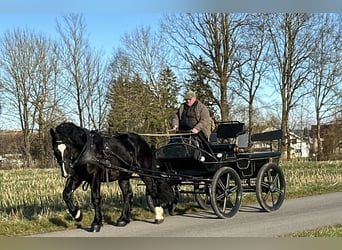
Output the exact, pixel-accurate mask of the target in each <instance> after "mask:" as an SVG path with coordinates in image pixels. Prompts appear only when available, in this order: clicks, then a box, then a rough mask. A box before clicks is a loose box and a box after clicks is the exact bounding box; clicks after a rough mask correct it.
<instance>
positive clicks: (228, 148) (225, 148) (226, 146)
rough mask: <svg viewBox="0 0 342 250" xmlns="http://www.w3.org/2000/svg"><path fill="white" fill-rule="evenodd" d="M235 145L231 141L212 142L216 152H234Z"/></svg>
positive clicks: (211, 145) (213, 149) (212, 147)
mask: <svg viewBox="0 0 342 250" xmlns="http://www.w3.org/2000/svg"><path fill="white" fill-rule="evenodd" d="M235 146H236V145H235V144H230V143H220V144H210V147H211V149H212V151H213V152H214V153H223V152H234V148H235Z"/></svg>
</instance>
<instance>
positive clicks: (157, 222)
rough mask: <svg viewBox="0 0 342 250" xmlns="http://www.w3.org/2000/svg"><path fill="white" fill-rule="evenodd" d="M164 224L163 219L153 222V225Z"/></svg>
mask: <svg viewBox="0 0 342 250" xmlns="http://www.w3.org/2000/svg"><path fill="white" fill-rule="evenodd" d="M163 222H164V219H161V220H157V219H156V220H154V224H162V223H163Z"/></svg>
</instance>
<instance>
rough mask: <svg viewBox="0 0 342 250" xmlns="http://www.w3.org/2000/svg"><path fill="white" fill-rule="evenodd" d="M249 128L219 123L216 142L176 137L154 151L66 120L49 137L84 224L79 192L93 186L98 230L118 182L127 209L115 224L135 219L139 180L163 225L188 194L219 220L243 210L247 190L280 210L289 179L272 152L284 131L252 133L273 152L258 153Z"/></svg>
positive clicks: (126, 136)
mask: <svg viewBox="0 0 342 250" xmlns="http://www.w3.org/2000/svg"><path fill="white" fill-rule="evenodd" d="M243 127H244V124H243V123H240V122H222V123H218V126H217V128H216V130H214V132H213V133H212V135H211V140H210V142H208V141H207V140H206V139H204V138H202V137H201V136H200V134H191V133H177V134H173V135H172V136H168V137H167V139H165V140H161V141H159V142H158V144H157V145H155V147H154V148H155V149H154V150H153V151H152V150H151V148H152V147H151V145H149V144H148V143H147V141H146V140H145V139H144V138H143V135H139V134H136V133H123V134H120V135H115V136H104V135H103V134H101V133H100V132H98V131H89V130H88V129H85V128H82V127H79V126H77V125H75V124H73V123H70V122H64V123H61V124H60V125H58V126H57V127H56V128H51V129H50V134H51V137H52V148H53V151H54V155H55V157H56V160H57V162H58V164H59V166H60V168H61V174H62V177H64V178H66V182H65V187H64V190H63V200H64V201H65V203H66V205H67V207H68V211H69V213H70V214H71V215H72V216H73V217H74V219H75V220H76V221H80V220H82V212H81V210H80V208H79V207H78V206H77V204H74V202H73V194H74V191H75V190H76V189H77V188H78V187H79V186H80V185H81V184H82V183H85V184H88V185H89V186H90V188H91V202H92V203H93V206H94V220H93V222H92V224H91V228H90V231H92V232H99V231H100V228H101V227H102V212H101V191H100V189H101V183H102V182H111V181H118V182H119V186H120V189H121V191H122V197H123V202H122V205H123V208H122V212H121V216H120V217H119V218H118V220H117V222H116V225H117V226H125V225H127V224H128V223H129V222H130V221H131V208H132V197H133V194H132V189H131V187H130V182H129V180H130V179H131V178H133V176H134V175H138V176H139V178H140V179H141V180H142V181H143V182H144V185H145V186H146V195H147V204H148V205H149V207H150V209H151V210H152V211H153V212H154V214H155V223H156V224H159V223H161V222H163V220H164V217H163V207H162V205H163V204H164V208H165V206H167V207H168V208H170V207H171V209H172V207H174V205H175V204H177V202H178V200H179V197H180V195H181V194H182V193H190V194H194V196H195V198H196V200H197V202H198V204H199V205H200V206H201V207H202V208H204V209H212V210H213V211H214V212H215V214H216V215H217V216H218V217H219V218H229V217H232V216H234V215H235V214H236V213H237V212H238V210H239V208H240V206H241V201H242V194H243V192H255V193H256V197H257V200H258V202H259V203H260V205H261V207H262V208H263V209H264V210H266V211H268V212H270V211H274V210H277V209H279V208H280V207H281V205H282V203H283V201H284V199H285V178H284V174H283V172H282V170H281V168H280V167H279V166H278V163H279V158H280V152H279V151H274V150H272V149H273V147H272V145H273V142H274V141H277V140H279V139H280V137H281V131H271V132H267V133H263V134H255V135H252V136H251V141H264V143H266V144H267V145H269V146H270V150H268V151H260V150H259V152H256V151H251V150H250V147H249V145H248V144H249V143H248V141H249V138H248V135H247V134H245V133H244V131H243ZM267 142H268V143H267ZM278 143H279V141H278ZM184 186H187V187H188V188H186V189H184V188H183V187H184ZM189 187H190V188H189ZM165 204H166V205H165Z"/></svg>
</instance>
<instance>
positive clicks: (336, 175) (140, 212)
mask: <svg viewBox="0 0 342 250" xmlns="http://www.w3.org/2000/svg"><path fill="white" fill-rule="evenodd" d="M281 167H282V168H283V170H284V174H285V179H286V185H287V187H286V198H287V199H289V198H295V197H302V196H307V195H314V194H322V193H328V192H335V191H341V190H342V162H284V163H281ZM0 180H1V182H0V190H1V192H0V235H10V236H12V235H28V234H32V233H38V232H46V231H55V230H64V229H65V228H75V227H78V226H80V224H78V223H76V222H74V221H73V219H72V218H71V216H69V215H68V213H67V212H66V206H65V204H64V202H63V200H62V197H61V193H62V191H63V187H64V181H65V180H64V179H63V178H62V177H61V176H60V170H59V169H14V170H0ZM132 184H133V185H132V186H133V191H134V209H133V217H134V218H146V217H151V216H153V215H152V213H151V212H149V211H148V210H147V206H146V200H145V187H144V186H143V185H140V184H141V182H140V181H137V180H133V181H132ZM101 194H102V198H103V199H102V201H103V212H104V221H105V223H113V222H114V221H115V220H116V218H118V217H119V213H120V211H121V192H120V190H119V188H118V185H117V183H116V182H114V183H110V184H108V185H107V184H103V185H102V189H101ZM250 195H253V194H250ZM74 197H75V202H77V203H78V204H79V206H80V207H81V208H82V210H83V211H84V220H83V221H82V223H83V224H82V225H81V226H88V225H90V223H91V221H92V216H93V212H92V205H91V202H90V192H89V190H88V191H87V192H84V191H82V189H81V188H79V189H78V190H77V191H76V192H75V195H74ZM182 200H183V201H184V200H185V201H187V200H191V199H182ZM193 206H194V203H191V204H190V205H189V207H193ZM180 207H181V208H184V209H185V210H187V207H186V205H185V206H184V205H181V206H180Z"/></svg>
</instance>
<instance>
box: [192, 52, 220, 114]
mask: <svg viewBox="0 0 342 250" xmlns="http://www.w3.org/2000/svg"><path fill="white" fill-rule="evenodd" d="M189 76H190V78H189V79H187V91H189V90H194V91H195V92H196V95H197V98H198V99H199V100H201V102H202V103H203V104H204V105H206V106H207V107H208V109H209V112H210V116H211V117H214V118H215V113H216V112H215V107H216V105H215V103H216V100H215V97H214V94H213V90H212V87H211V85H210V81H211V79H212V73H211V70H210V68H209V65H208V64H207V63H206V62H205V61H204V60H203V58H202V57H201V56H200V57H199V58H198V60H197V61H195V62H194V63H193V64H192V65H191V69H190V73H189Z"/></svg>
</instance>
